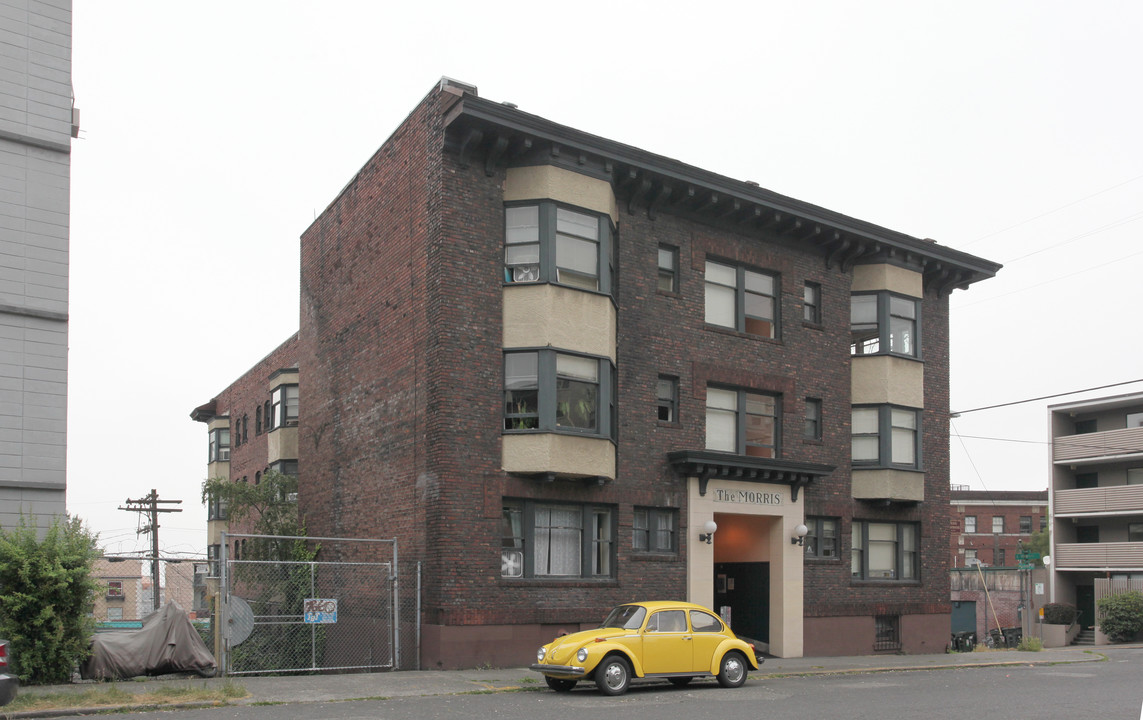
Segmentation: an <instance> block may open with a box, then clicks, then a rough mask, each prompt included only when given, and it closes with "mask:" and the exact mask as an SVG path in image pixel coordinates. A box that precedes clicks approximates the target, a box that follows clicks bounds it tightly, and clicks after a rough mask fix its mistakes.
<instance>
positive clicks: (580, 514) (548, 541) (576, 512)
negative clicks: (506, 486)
mask: <svg viewBox="0 0 1143 720" xmlns="http://www.w3.org/2000/svg"><path fill="white" fill-rule="evenodd" d="M501 517H502V521H501V545H500V575H501V577H505V578H523V577H530V578H567V577H583V578H592V577H599V578H609V577H613V576H614V574H615V570H614V567H615V550H616V549H615V509H614V508H613V507H610V506H605V505H577V504H572V503H546V502H540V501H532V500H506V501H505V502H504V506H503V512H502V516H501Z"/></svg>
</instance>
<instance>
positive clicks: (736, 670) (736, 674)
mask: <svg viewBox="0 0 1143 720" xmlns="http://www.w3.org/2000/svg"><path fill="white" fill-rule="evenodd" d="M723 669H724V670H725V671H726V679H727V680H729V681H730V682H738V681H739V680H741V679H742V673H743V671H744V668H743V665H742V661H741V660H739V659H738V658H736V657H732V658H728V659H727V660H726V663H724V664H723Z"/></svg>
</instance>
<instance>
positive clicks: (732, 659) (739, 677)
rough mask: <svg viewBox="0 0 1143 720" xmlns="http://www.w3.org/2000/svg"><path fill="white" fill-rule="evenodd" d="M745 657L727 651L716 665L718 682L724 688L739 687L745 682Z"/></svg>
mask: <svg viewBox="0 0 1143 720" xmlns="http://www.w3.org/2000/svg"><path fill="white" fill-rule="evenodd" d="M746 669H747V665H746V658H744V657H742V654H741V653H737V652H728V653H727V654H725V655H723V656H722V663H721V664H720V665H719V666H718V684H719V685H721V686H723V687H724V688H736V687H741V686H742V683H744V682H746Z"/></svg>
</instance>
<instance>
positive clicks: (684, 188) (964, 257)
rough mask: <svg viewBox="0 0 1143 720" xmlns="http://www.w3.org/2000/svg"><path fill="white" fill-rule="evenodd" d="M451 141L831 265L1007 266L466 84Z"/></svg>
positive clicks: (970, 274) (967, 272)
mask: <svg viewBox="0 0 1143 720" xmlns="http://www.w3.org/2000/svg"><path fill="white" fill-rule="evenodd" d="M445 122H446V125H447V126H448V128H449V138H448V145H447V147H448V149H450V150H451V151H453V152H456V153H458V154H459V155H460V156H461V161H462V163H465V164H478V163H479V164H482V165H483V166H484V170H485V172H486V173H487V174H488V175H493V174H495V173H496V172H497V171H499V170H501V169H503V168H504V167H508V166H513V165H530V164H538V163H539V162H541V161H542V162H547V163H551V164H558V165H559V164H562V165H567V166H569V167H571V168H573V169H575V170H577V171H579V172H583V173H585V174H589V175H596V176H599V177H601V178H604V179H607V180H608V181H610V182H611V184H612V187H613V189H614V191H615V194H616V197H617V199H619V200H620V201H621V202H623V203H624V204H625V205H626V209H627V211H628V212H629V213H634V212H637V211H643V212H646V213H647V214H648V216H649V217H651V218H654V217H655V215H656V214H657V213H659V212H665V213H671V214H680V215H685V216H688V217H692V218H695V219H697V220H699V221H701V222H707V223H710V224H715V225H719V226H727V227H730V228H732V229H733V230H735V231H736V232H740V233H744V234H762V233H768V234H770V235H777V236H779V237H781V238H783V239H786V240H790V241H793V242H797V243H801V244H808V245H812V246H814V247H816V248H817V249H818V250H819V251H820V252H822V253H823V254H824V256H825V260H826V263H827V265H828V266H832V265H834V264H837V265H838V266H839V267H840V268H841V269H842V270H843V271H844V270H849V269H850V268H851V267H852V266H853V265H855V264H861V263H868V262H888V263H892V264H901V265H904V266H908V267H913V268H915V269H917V270H918V271H920V272H922V273H923V275H924V279H925V288H926V289H927V290H932V291H934V292H937V293H939V294H947V293H948V292H950V291H951V290H952V289H954V288H958V287H959V288H966V287H968V286H969V285H970V284H971V283H973V282H977V281H980V280H984V279H986V278H990V277H992V276H994V275H995V274H996V272H997V271H998V270H999V269H1000V268H1001V265H1000V264H999V263H995V262H992V261H990V260H985V259H983V258H979V257H976V256H974V255H970V254H968V253H964V252H961V251H958V250H954V249H952V248H949V247H947V246H944V245H939V244H937V243H936V242H933V241H931V240H922V239H920V238H916V237H913V236H911V235H906V234H904V233H900V232H897V231H894V230H889V229H887V228H883V227H880V226H878V225H874V224H873V223H869V222H865V221H863V220H858V219H856V218H852V217H849V216H846V215H843V214H841V213H837V212H834V211H832V210H828V209H826V208H823V207H820V206H817V205H813V204H811V203H807V202H803V201H801V200H797V199H794V198H791V197H788V196H785V195H780V194H778V193H775V192H772V191H770V190H767V189H765V188H762V187H759V186H757V185H756V184H753V183H749V182H744V181H741V180H735V179H733V178H728V177H726V176H724V175H719V174H718V173H714V172H710V171H709V170H703V169H702V168H698V167H695V166H693V165H688V164H686V163H683V162H679V161H678V160H673V159H671V158H668V157H664V156H662V155H656V154H654V153H651V152H647V151H645V150H641V149H639V148H636V147H632V146H630V145H625V144H623V143H620V142H616V141H614V140H608V139H606V138H603V137H599V136H597V135H592V134H590V133H585V132H582V131H579V130H576V129H574V128H571V127H568V126H566V125H560V124H558V123H554V122H551V121H550V120H546V119H544V118H541V117H539V116H536V115H532V114H529V113H526V112H523V111H521V110H519V109H517V108H516V107H514V106H512V105H508V104H504V103H497V102H493V101H490V100H486V99H484V98H480V97H477V96H475V95H472V94H471V93H465V94H464V96H463V98H462V99H461V100H460V101H459V102H456V103H455V104H453V105H452V106H451V107H450V108H449V110H448V111H447V113H446V119H445Z"/></svg>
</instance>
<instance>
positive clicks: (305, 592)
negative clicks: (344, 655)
mask: <svg viewBox="0 0 1143 720" xmlns="http://www.w3.org/2000/svg"><path fill="white" fill-rule="evenodd" d="M297 492H298V479H297V478H296V477H294V476H293V475H285V474H283V473H280V472H276V471H273V470H271V471H268V472H266V473H263V475H262V478H261V481H260V482H258V483H257V484H255V485H250V484H249V483H244V482H232V481H230V480H228V479H226V478H222V477H217V478H211V479H209V480H207V481H205V482H204V483H203V485H202V501H203V503H204V504H206V503H209V502H211V501H212V500H214V501H218V502H220V503H223V504H225V506H226V513H227V519H228V520H229V521H230V522H232V523H241V522H242V521H244V520H248V521H249V524H248V526H249V527H250V529H251V534H254V535H268V536H274V537H271V538H267V539H259V538H251V542H250V543H249V544H247V545H244V546H243V547H244V548H245V550H244V552H243V555H242V561H243V562H238V563H234V565H233V566H232V567H231V568H230V570H231V575H230V581H229V585H230V587H232V588H238V589H239V591H240V593H241V595H243V596H244V599H246V601H247V602H248V603H249V604H250V606H251V608H252V609H253V611H254V614H255V615H257V616H259V617H267V616H275V615H288V616H297V615H300V614H301V612H302V607H303V601H304V600H305V599H306V598H308V597H312V596H313V594H312V582H313V580H314V570H313V568H312V567H310V565H309V563H311V562H312V561H313V560H314V558H315V557H317V552H318V548H317V547H316V546H315V547H314V548H313V549H311V548H310V547H309V546H308V544H307V542H306V540H305V539H304V537H305V534H306V529H305V526H304V525H303V524H302V523H301V521H300V519H299V518H298V502H297ZM291 538H292V539H291ZM259 560H269V561H273V562H268V563H267V562H254V561H259ZM324 641H325V631H324V629H320V630H315V629H314V628H312V627H307V626H305V625H300V624H297V623H292V622H288V623H282V624H271V625H269V626H267V628H266V629H264V630H263V631H261V632H258V633H255V634H253V635H251V636H250V638H248V639H247V640H246V641H245V642H243V643H242V644H240V645H238V646H236V647H234V648H232V649H231V655H230V661H231V668H232V669H252V668H256V667H271V668H293V667H297V666H298V665H299V662H300V659H302V658H305V660H304V663H305V665H303V666H308V664H309V663H310V660H309V658H311V657H312V656H313V655H314V654H316V655H318V656H320V655H321V654H322V652H323V648H324Z"/></svg>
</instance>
